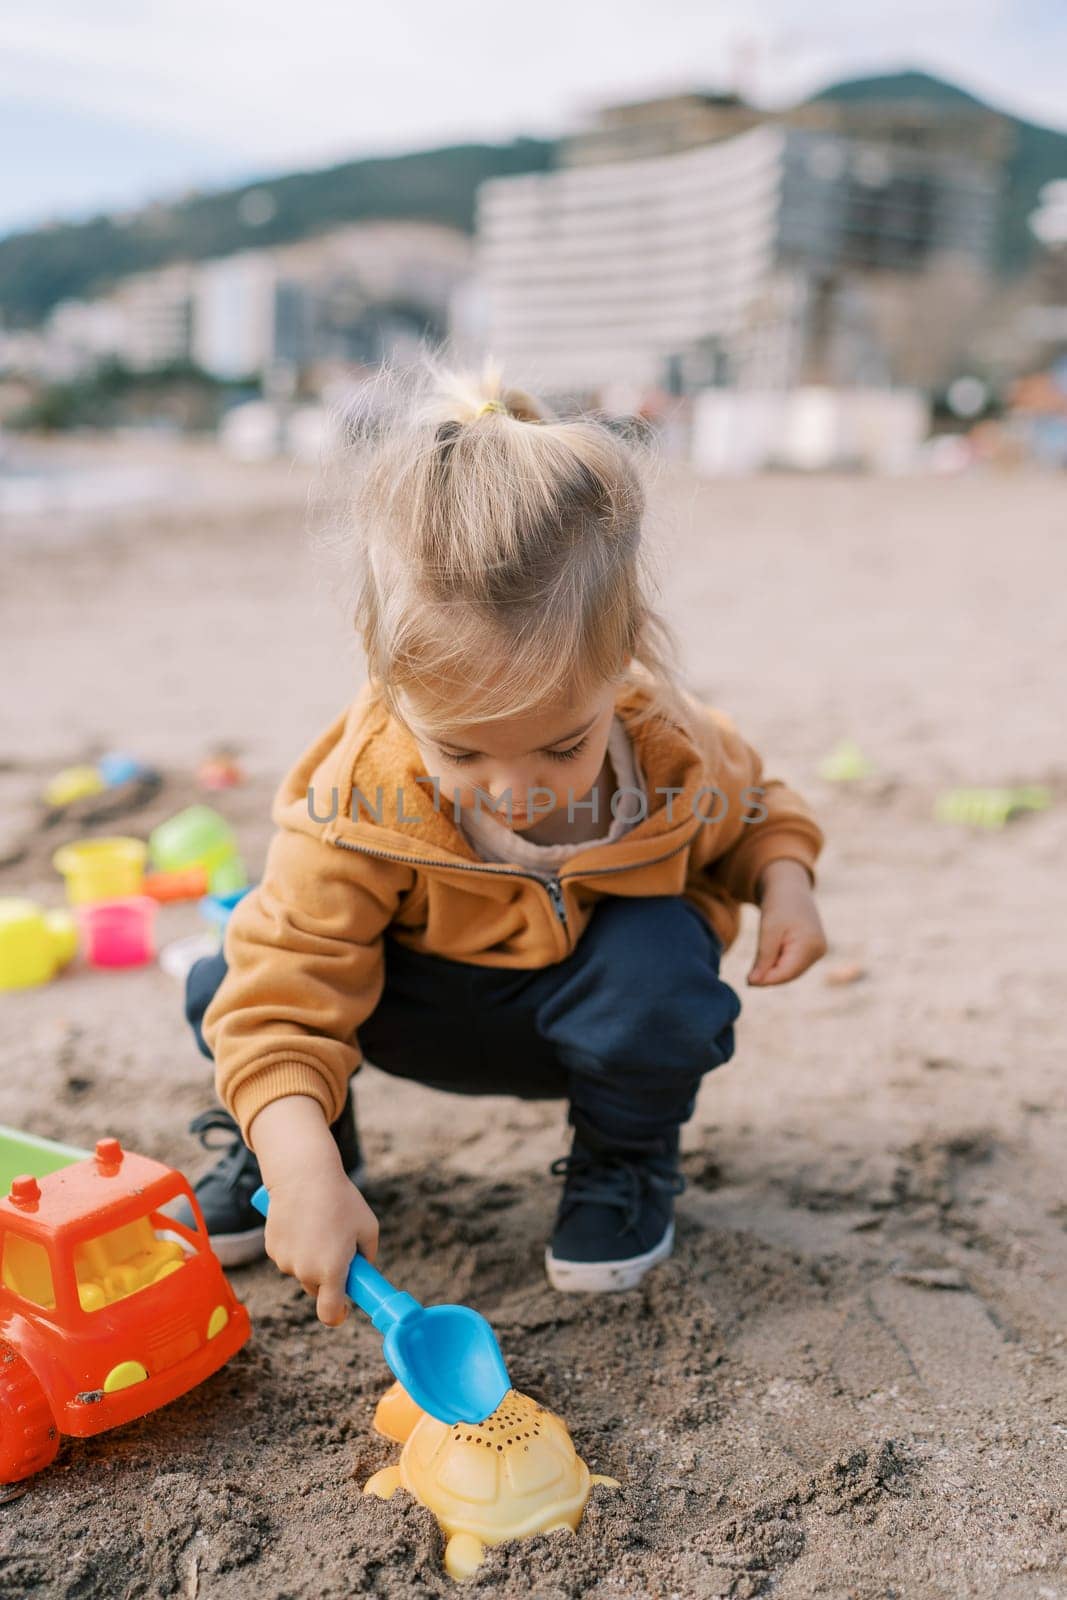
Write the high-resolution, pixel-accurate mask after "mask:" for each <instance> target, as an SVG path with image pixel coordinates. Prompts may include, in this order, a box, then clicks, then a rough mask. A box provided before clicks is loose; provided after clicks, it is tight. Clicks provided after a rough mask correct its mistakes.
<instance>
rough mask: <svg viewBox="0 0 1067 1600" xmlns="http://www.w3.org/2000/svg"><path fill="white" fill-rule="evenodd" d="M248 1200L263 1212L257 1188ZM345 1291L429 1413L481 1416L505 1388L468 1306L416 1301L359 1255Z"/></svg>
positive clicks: (486, 1332)
mask: <svg viewBox="0 0 1067 1600" xmlns="http://www.w3.org/2000/svg"><path fill="white" fill-rule="evenodd" d="M252 1204H253V1205H254V1206H255V1208H256V1210H257V1211H259V1212H261V1213H262V1215H263V1216H266V1215H267V1211H268V1209H269V1206H270V1197H269V1195H268V1194H267V1191H266V1189H265V1188H259V1189H257V1190H256V1192H255V1194H254V1195H253V1196H252ZM345 1293H346V1294H347V1295H348V1298H349V1299H350V1300H351V1301H353V1303H354V1304H355V1305H357V1306H358V1307H359V1309H360V1310H361V1311H365V1312H366V1314H367V1316H368V1317H369V1318H370V1319H371V1321H372V1322H373V1323H374V1326H375V1327H376V1328H377V1330H378V1332H379V1333H382V1334H384V1335H385V1343H384V1347H383V1353H384V1355H385V1359H386V1362H387V1364H388V1366H389V1368H390V1370H391V1371H392V1373H393V1374H394V1376H395V1377H397V1378H399V1380H400V1382H401V1383H402V1384H403V1386H404V1388H405V1389H406V1390H407V1392H408V1394H409V1395H410V1396H411V1398H412V1399H413V1400H414V1402H415V1404H416V1405H417V1406H421V1407H422V1409H423V1411H428V1412H429V1413H430V1415H431V1416H432V1417H437V1418H438V1420H439V1421H441V1422H448V1423H453V1422H484V1421H485V1419H486V1417H488V1416H491V1415H492V1413H493V1412H494V1411H495V1410H496V1408H497V1406H498V1405H500V1403H501V1401H502V1400H503V1398H504V1396H505V1395H506V1394H507V1392H508V1390H509V1389H510V1388H511V1379H510V1378H509V1377H508V1369H507V1367H505V1365H504V1357H503V1356H502V1355H501V1354H500V1346H499V1345H498V1344H497V1342H496V1334H495V1333H494V1332H493V1330H492V1328H491V1327H490V1326H489V1324H488V1322H486V1320H485V1318H484V1317H483V1316H482V1315H481V1314H480V1313H479V1312H477V1311H472V1310H471V1308H470V1306H421V1305H420V1304H419V1302H418V1301H417V1300H416V1299H414V1298H413V1297H412V1296H411V1295H410V1294H405V1293H404V1292H403V1290H401V1289H394V1288H393V1285H392V1284H391V1283H390V1282H389V1280H388V1278H383V1277H382V1275H381V1273H380V1272H379V1271H378V1270H377V1268H376V1267H372V1266H371V1264H370V1262H369V1261H368V1260H367V1258H366V1257H365V1256H361V1255H355V1256H353V1257H352V1264H351V1266H350V1267H349V1269H348V1277H347V1278H346V1279H345Z"/></svg>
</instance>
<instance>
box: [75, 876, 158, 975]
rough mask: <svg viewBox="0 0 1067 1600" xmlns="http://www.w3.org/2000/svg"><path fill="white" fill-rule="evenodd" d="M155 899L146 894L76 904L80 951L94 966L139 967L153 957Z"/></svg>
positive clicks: (154, 947) (154, 948) (156, 908)
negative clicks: (79, 923) (86, 904)
mask: <svg viewBox="0 0 1067 1600" xmlns="http://www.w3.org/2000/svg"><path fill="white" fill-rule="evenodd" d="M157 910H158V906H157V904H156V902H155V901H154V900H152V899H150V898H149V896H148V895H146V894H137V895H130V896H128V897H127V898H125V899H121V900H98V901H97V903H96V904H95V905H91V906H79V907H78V919H79V921H80V922H81V929H82V951H83V954H84V956H85V959H86V961H88V962H89V964H90V966H93V967H142V966H144V964H145V962H146V961H152V960H153V959H154V958H155V953H156V946H155V936H154V926H155V919H156V911H157Z"/></svg>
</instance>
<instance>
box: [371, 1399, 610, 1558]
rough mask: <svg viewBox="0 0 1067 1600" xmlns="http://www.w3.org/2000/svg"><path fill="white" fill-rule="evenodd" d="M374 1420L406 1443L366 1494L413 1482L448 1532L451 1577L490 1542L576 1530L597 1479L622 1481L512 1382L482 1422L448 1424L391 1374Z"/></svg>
mask: <svg viewBox="0 0 1067 1600" xmlns="http://www.w3.org/2000/svg"><path fill="white" fill-rule="evenodd" d="M374 1426H375V1427H376V1428H377V1430H378V1432H379V1433H382V1434H384V1435H385V1436H386V1438H388V1439H395V1440H396V1441H397V1443H398V1444H402V1445H403V1446H404V1448H403V1450H402V1451H401V1454H400V1460H399V1461H398V1462H397V1464H396V1465H395V1466H393V1467H385V1468H384V1469H383V1470H382V1471H381V1472H376V1473H375V1474H374V1476H373V1478H371V1479H370V1480H369V1482H368V1483H367V1485H366V1487H365V1488H364V1490H363V1492H364V1494H373V1495H378V1496H379V1497H380V1498H381V1499H383V1500H388V1499H389V1498H390V1497H391V1496H392V1495H393V1494H394V1493H395V1492H396V1490H397V1489H406V1490H407V1491H408V1493H409V1494H411V1495H414V1497H415V1499H416V1500H418V1501H419V1502H420V1503H421V1504H422V1505H424V1506H426V1507H427V1509H428V1510H430V1511H432V1512H433V1514H434V1516H435V1517H436V1518H437V1520H438V1522H439V1523H440V1524H441V1530H442V1532H443V1533H444V1535H445V1538H446V1539H447V1541H448V1543H447V1545H446V1547H445V1568H446V1570H447V1572H448V1573H449V1575H450V1576H451V1577H453V1578H469V1577H471V1575H472V1574H473V1573H474V1572H475V1571H476V1570H477V1568H478V1566H479V1565H480V1563H481V1561H482V1558H483V1556H484V1555H485V1549H486V1546H487V1545H495V1544H503V1543H504V1542H505V1541H506V1540H509V1539H528V1538H529V1537H530V1536H531V1535H532V1534H535V1533H552V1532H553V1531H554V1530H555V1529H557V1528H569V1529H570V1530H571V1532H572V1533H573V1532H574V1531H576V1529H577V1527H578V1524H579V1522H580V1521H581V1520H582V1513H583V1511H584V1510H585V1506H586V1501H587V1500H588V1499H589V1491H590V1489H591V1487H592V1485H593V1484H594V1483H602V1484H607V1485H609V1486H610V1487H611V1488H614V1489H617V1488H618V1487H619V1483H618V1481H617V1479H615V1478H605V1477H602V1476H601V1475H600V1474H599V1473H591V1472H590V1471H589V1468H588V1467H587V1466H586V1464H585V1462H584V1461H583V1460H582V1459H581V1458H580V1456H579V1455H578V1454H577V1452H576V1451H575V1448H574V1445H573V1443H572V1442H571V1436H570V1434H569V1433H568V1432H567V1429H566V1427H565V1425H564V1424H563V1422H561V1420H560V1419H559V1417H557V1416H556V1415H555V1414H554V1413H553V1412H551V1411H546V1410H545V1408H544V1406H539V1405H538V1404H537V1402H536V1401H535V1400H531V1399H530V1398H529V1396H528V1395H524V1394H519V1393H518V1391H517V1390H515V1389H509V1390H508V1392H507V1394H506V1395H505V1396H504V1399H503V1401H502V1402H501V1404H500V1405H499V1406H498V1407H497V1409H496V1410H495V1411H494V1412H493V1414H492V1416H490V1417H486V1419H485V1421H484V1422H478V1423H454V1424H452V1425H451V1426H450V1425H449V1424H448V1423H446V1422H438V1420H437V1418H436V1417H431V1416H429V1415H428V1414H427V1413H426V1412H425V1411H420V1410H419V1408H418V1406H417V1405H416V1404H415V1402H414V1401H413V1400H412V1399H411V1397H410V1396H409V1395H408V1394H407V1392H406V1391H405V1390H404V1389H403V1388H402V1387H401V1385H400V1384H399V1383H394V1384H393V1386H392V1387H391V1388H390V1389H388V1390H387V1391H386V1393H385V1394H384V1395H383V1396H382V1398H381V1400H380V1401H379V1402H378V1408H377V1410H376V1411H375V1413H374Z"/></svg>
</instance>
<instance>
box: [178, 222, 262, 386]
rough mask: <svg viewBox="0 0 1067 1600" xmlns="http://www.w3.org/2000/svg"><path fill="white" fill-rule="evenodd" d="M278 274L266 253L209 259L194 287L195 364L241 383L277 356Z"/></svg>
mask: <svg viewBox="0 0 1067 1600" xmlns="http://www.w3.org/2000/svg"><path fill="white" fill-rule="evenodd" d="M278 300H279V283H278V270H277V267H276V265H275V263H274V261H273V260H272V259H271V257H270V255H269V254H268V253H267V252H266V251H258V250H257V251H251V250H249V251H245V252H242V253H241V254H240V255H234V256H226V257H224V258H222V259H221V260H219V261H208V262H206V263H205V264H204V265H203V266H202V267H199V268H198V269H197V272H196V278H195V282H194V285H193V305H192V318H193V337H192V356H193V361H194V363H195V364H196V365H197V366H198V367H199V368H200V369H201V370H202V371H203V372H206V373H208V374H209V375H210V376H211V377H213V378H218V379H220V380H222V381H224V382H237V383H240V382H245V381H247V380H248V379H249V378H253V377H256V376H258V374H259V373H261V372H263V371H264V369H265V368H266V367H267V366H269V364H270V363H271V362H272V361H273V360H274V358H275V350H276V345H277V332H278Z"/></svg>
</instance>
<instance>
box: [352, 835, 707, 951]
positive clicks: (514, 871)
mask: <svg viewBox="0 0 1067 1600" xmlns="http://www.w3.org/2000/svg"><path fill="white" fill-rule="evenodd" d="M333 842H334V844H336V845H338V846H340V848H341V849H342V850H352V851H354V852H355V854H356V855H364V856H376V857H377V858H378V859H379V860H380V861H398V862H400V864H401V865H402V866H405V867H440V866H442V865H446V870H447V871H449V872H483V873H488V874H489V876H490V877H497V878H528V879H529V881H530V882H531V883H538V884H540V885H541V887H542V889H544V891H545V893H546V894H547V895H548V900H549V904H550V905H551V907H552V910H553V911H554V912H555V914H556V918H557V920H558V921H559V923H560V925H561V926H562V928H563V933H564V936H565V938H566V940H567V947H568V949H569V948H570V947H571V936H570V924H569V923H568V921H567V905H566V901H565V900H564V898H563V875H561V876H560V877H558V878H557V877H551V878H544V877H542V876H541V874H540V873H538V872H526V871H524V869H523V868H522V867H510V866H499V867H489V866H484V867H482V866H475V865H474V863H473V862H470V861H455V862H449V863H447V864H445V863H442V862H441V861H431V860H426V859H425V858H421V859H420V858H419V857H418V856H404V855H400V854H399V852H398V851H395V850H372V849H371V847H370V845H366V844H353V843H352V842H351V840H349V839H335V840H334V841H333ZM691 843H692V837H690V838H689V839H683V841H682V843H681V844H677V845H675V846H674V848H673V849H671V850H666V851H664V853H663V855H660V856H653V857H652V858H651V860H649V861H642V862H641V863H640V865H641V866H643V867H656V866H658V865H659V864H660V862H661V861H669V860H670V859H671V857H672V856H676V855H678V854H679V853H680V852H681V851H682V850H685V849H687V848H688V846H689V845H690V844H691ZM634 870H635V869H634V867H633V865H630V866H623V867H590V868H589V869H588V871H586V872H569V873H567V874H566V875H565V876H566V877H568V878H604V877H608V876H609V875H610V874H611V873H613V872H632V871H634Z"/></svg>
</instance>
